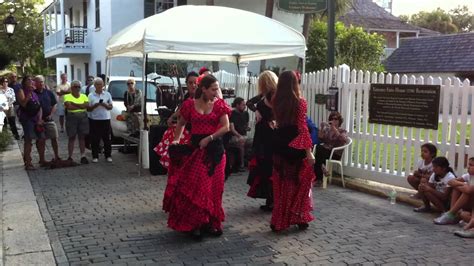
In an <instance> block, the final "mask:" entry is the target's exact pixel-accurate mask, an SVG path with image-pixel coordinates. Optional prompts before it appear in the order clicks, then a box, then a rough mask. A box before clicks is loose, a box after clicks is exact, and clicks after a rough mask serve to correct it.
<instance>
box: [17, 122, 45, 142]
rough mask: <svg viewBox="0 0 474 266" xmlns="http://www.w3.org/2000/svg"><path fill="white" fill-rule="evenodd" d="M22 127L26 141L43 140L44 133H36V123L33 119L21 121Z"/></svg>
mask: <svg viewBox="0 0 474 266" xmlns="http://www.w3.org/2000/svg"><path fill="white" fill-rule="evenodd" d="M20 123H21V126H22V127H23V135H24V137H25V139H43V138H44V131H43V132H36V130H35V127H36V122H35V121H33V120H32V119H25V120H24V119H20Z"/></svg>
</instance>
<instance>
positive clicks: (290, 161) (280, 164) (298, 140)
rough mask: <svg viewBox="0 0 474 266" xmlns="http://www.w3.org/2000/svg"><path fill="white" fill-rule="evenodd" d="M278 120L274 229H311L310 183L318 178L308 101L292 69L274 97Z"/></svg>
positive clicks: (274, 159) (283, 74) (275, 152)
mask: <svg viewBox="0 0 474 266" xmlns="http://www.w3.org/2000/svg"><path fill="white" fill-rule="evenodd" d="M272 103H273V112H274V115H275V119H276V124H277V129H276V130H275V139H274V140H275V144H274V156H273V175H272V177H271V178H272V182H273V199H274V207H273V212H272V219H271V225H270V227H271V229H272V230H273V231H274V232H278V231H281V230H285V229H287V228H289V227H290V225H294V224H296V225H297V226H298V228H299V229H300V230H304V229H306V228H308V223H309V222H310V221H312V220H313V219H314V217H313V215H312V214H311V211H312V198H311V183H312V181H313V180H314V179H315V176H314V171H313V165H314V163H315V159H314V155H313V154H312V153H311V146H312V143H311V137H310V135H309V132H308V127H307V125H306V108H307V104H306V100H305V99H303V98H302V97H301V93H300V88H299V85H298V78H297V76H296V74H295V73H294V72H293V71H285V72H283V73H282V74H281V75H280V77H279V79H278V85H277V90H276V92H275V95H274V97H273V101H272Z"/></svg>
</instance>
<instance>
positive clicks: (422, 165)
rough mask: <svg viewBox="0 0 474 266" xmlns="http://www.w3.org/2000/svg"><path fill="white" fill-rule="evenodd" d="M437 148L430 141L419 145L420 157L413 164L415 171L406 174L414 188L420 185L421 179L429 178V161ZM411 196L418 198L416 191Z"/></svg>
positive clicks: (430, 172) (431, 167)
mask: <svg viewBox="0 0 474 266" xmlns="http://www.w3.org/2000/svg"><path fill="white" fill-rule="evenodd" d="M437 152H438V150H437V149H436V146H435V145H433V144H431V143H425V144H423V145H421V153H420V154H421V159H420V160H418V162H417V163H416V166H415V171H413V174H411V175H409V176H407V181H408V183H409V184H410V185H411V186H412V187H413V188H414V189H416V190H418V187H419V186H420V183H421V180H423V179H426V181H427V180H428V178H430V176H431V174H432V172H433V165H432V164H431V161H433V159H434V158H435V157H436V153H437ZM412 197H413V198H417V199H419V198H420V195H419V194H418V193H416V194H415V195H412Z"/></svg>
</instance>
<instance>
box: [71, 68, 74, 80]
mask: <svg viewBox="0 0 474 266" xmlns="http://www.w3.org/2000/svg"><path fill="white" fill-rule="evenodd" d="M71 80H74V65H71Z"/></svg>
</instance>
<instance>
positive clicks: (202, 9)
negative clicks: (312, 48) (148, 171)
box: [106, 5, 306, 168]
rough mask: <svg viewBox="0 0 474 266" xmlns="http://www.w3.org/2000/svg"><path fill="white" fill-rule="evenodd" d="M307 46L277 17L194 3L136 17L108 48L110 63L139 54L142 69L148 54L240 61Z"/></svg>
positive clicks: (296, 52) (299, 52)
mask: <svg viewBox="0 0 474 266" xmlns="http://www.w3.org/2000/svg"><path fill="white" fill-rule="evenodd" d="M305 51H306V41H305V38H304V37H303V35H302V34H301V33H300V32H298V31H296V30H295V29H293V28H291V27H289V26H287V25H285V24H282V23H280V22H278V21H276V20H273V19H271V18H268V17H265V16H262V15H259V14H256V13H252V12H248V11H244V10H240V9H234V8H228V7H222V6H192V5H185V6H178V7H174V8H171V9H169V10H167V11H164V12H162V13H159V14H156V15H154V16H151V17H148V18H146V19H143V20H140V21H138V22H136V23H134V24H132V25H130V26H128V27H126V28H125V29H123V30H121V31H120V32H118V33H117V34H115V35H114V36H112V37H111V38H110V39H109V41H108V42H107V47H106V52H107V62H108V64H109V63H110V58H114V57H139V58H140V57H141V58H143V66H144V67H143V68H145V65H146V60H147V59H148V58H156V59H169V60H198V61H225V62H234V63H236V64H238V63H239V62H242V61H253V60H262V59H272V58H280V57H289V56H297V57H300V58H303V59H304V58H305ZM303 62H304V60H303ZM107 69H108V70H110V67H109V66H107ZM143 73H144V74H143V75H145V71H143ZM303 73H304V63H303ZM107 74H108V73H107ZM143 80H145V77H143ZM142 106H144V105H142ZM143 131H145V132H142V134H140V142H141V144H140V145H141V146H140V147H142V151H143V150H144V151H146V154H145V153H143V154H142V156H143V160H142V159H141V157H142V156H141V157H140V165H143V167H144V168H148V154H147V152H148V147H147V146H148V134H147V131H146V130H143ZM143 147H144V148H146V149H143ZM142 162H143V163H142Z"/></svg>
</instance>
